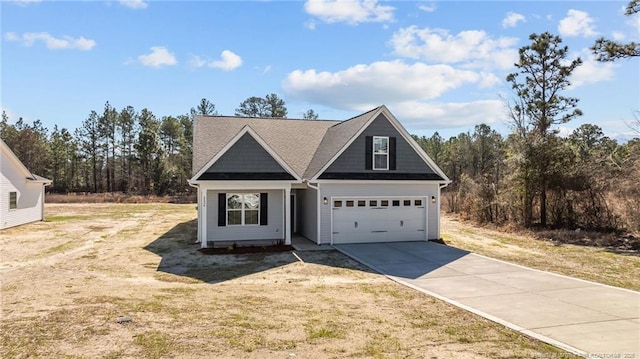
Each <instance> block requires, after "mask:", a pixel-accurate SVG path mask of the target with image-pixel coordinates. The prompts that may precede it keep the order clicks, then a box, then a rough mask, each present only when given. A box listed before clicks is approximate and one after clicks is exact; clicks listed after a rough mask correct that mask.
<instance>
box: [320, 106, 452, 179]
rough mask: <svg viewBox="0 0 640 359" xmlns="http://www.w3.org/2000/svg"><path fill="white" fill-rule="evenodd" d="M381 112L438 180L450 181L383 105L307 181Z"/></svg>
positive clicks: (324, 167) (325, 166)
mask: <svg viewBox="0 0 640 359" xmlns="http://www.w3.org/2000/svg"><path fill="white" fill-rule="evenodd" d="M381 113H384V115H385V117H386V118H387V120H388V121H389V123H391V125H392V126H393V127H394V128H395V129H396V131H398V133H400V135H401V136H402V137H403V138H404V139H405V141H407V143H409V145H410V146H411V147H412V148H413V150H414V151H416V153H417V154H418V156H420V158H422V160H423V161H425V162H426V164H427V165H428V166H429V167H430V168H431V169H433V170H434V171H435V172H436V174H438V175H439V176H440V177H442V178H443V180H441V181H439V182H442V183H445V184H449V183H451V180H450V179H449V177H447V175H445V174H444V172H443V171H442V169H440V167H438V165H437V164H436V163H435V162H433V160H432V159H431V158H430V157H429V155H427V153H426V152H425V151H424V150H423V149H422V147H420V145H418V143H417V142H416V141H415V140H414V139H413V138H412V137H411V135H410V134H409V132H407V130H406V129H405V128H404V126H402V124H401V123H400V122H399V121H398V119H397V118H396V117H395V116H394V115H393V114H392V113H391V111H389V109H388V108H387V107H386V106H384V105H382V106H380V108H378V110H377V111H374V112H373V113H372V114H371V117H370V118H369V120H367V123H365V124H364V126H362V128H360V129H359V130H358V132H356V134H355V135H354V136H353V137H351V138H350V139H349V141H347V143H346V144H345V145H344V146H343V147H342V148H341V149H340V151H338V153H336V154H335V155H334V156H333V157H332V158H331V159H330V160H329V161H328V162H327V163H326V164H325V165H324V166H323V167H322V168H321V169H320V170H319V171H318V172H317V173H316V174H314V175H313V177H312V178H311V179H310V180H309V181H312V182H316V181H318V177H320V175H322V173H324V171H326V170H327V168H329V166H331V164H333V162H335V160H337V159H338V157H340V155H342V153H343V152H344V151H346V150H347V148H349V146H351V144H352V143H353V142H354V141H355V140H356V139H357V138H358V137H360V135H361V134H362V133H363V132H364V131H365V130H366V129H367V128H368V127H369V126H370V125H371V123H372V122H373V121H374V120H375V119H376V118H377V117H378V115H380V114H381ZM372 167H373V166H372ZM385 182H389V181H385Z"/></svg>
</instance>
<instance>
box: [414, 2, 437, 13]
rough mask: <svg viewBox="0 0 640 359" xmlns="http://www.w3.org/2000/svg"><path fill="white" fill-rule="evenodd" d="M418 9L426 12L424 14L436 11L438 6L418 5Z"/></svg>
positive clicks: (432, 4)
mask: <svg viewBox="0 0 640 359" xmlns="http://www.w3.org/2000/svg"><path fill="white" fill-rule="evenodd" d="M418 9H420V10H422V11H424V12H434V11H436V4H434V3H431V4H429V5H426V4H420V5H418Z"/></svg>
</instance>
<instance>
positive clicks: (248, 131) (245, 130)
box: [193, 125, 302, 181]
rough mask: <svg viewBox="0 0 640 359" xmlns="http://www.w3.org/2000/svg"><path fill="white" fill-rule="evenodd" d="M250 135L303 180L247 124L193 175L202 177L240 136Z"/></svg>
mask: <svg viewBox="0 0 640 359" xmlns="http://www.w3.org/2000/svg"><path fill="white" fill-rule="evenodd" d="M245 134H246V135H249V136H251V137H252V138H253V139H254V140H256V142H257V143H258V144H259V145H260V146H261V147H262V148H263V149H264V150H265V151H267V153H269V155H270V156H271V157H272V158H273V159H274V160H275V161H276V162H277V163H278V164H279V165H280V166H281V167H282V168H283V169H284V170H285V171H287V172H288V173H290V174H291V175H292V176H293V178H295V179H296V180H298V181H302V178H301V177H300V175H298V173H297V172H296V171H294V170H293V168H291V167H290V166H289V165H288V164H287V162H286V161H285V160H284V159H283V158H282V157H281V156H280V155H279V154H278V152H276V151H275V150H274V149H273V148H271V146H269V144H268V143H267V142H266V141H265V140H264V139H262V138H261V137H260V135H258V134H257V133H256V132H255V130H253V129H252V128H251V126H249V125H245V126H244V127H242V129H241V130H240V132H238V133H237V134H236V135H235V136H233V138H232V139H231V140H230V141H229V142H228V143H227V144H225V145H224V147H223V148H222V149H220V151H218V153H217V154H216V155H215V156H213V158H211V159H210V160H209V161H208V162H207V163H206V164H205V165H204V166H203V167H202V168H201V169H200V170H199V171H198V172H196V174H195V175H194V176H193V178H200V176H202V174H203V173H204V172H205V171H206V170H207V169H208V168H209V167H211V166H213V164H214V163H216V161H218V160H219V159H220V157H222V155H224V154H225V153H226V152H227V150H229V149H230V148H231V147H233V145H234V144H235V143H236V142H238V140H240V138H242V137H243V136H244V135H245Z"/></svg>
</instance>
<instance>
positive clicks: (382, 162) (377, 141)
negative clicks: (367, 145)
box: [373, 136, 389, 170]
mask: <svg viewBox="0 0 640 359" xmlns="http://www.w3.org/2000/svg"><path fill="white" fill-rule="evenodd" d="M373 169H374V170H388V169H389V137H376V136H374V137H373Z"/></svg>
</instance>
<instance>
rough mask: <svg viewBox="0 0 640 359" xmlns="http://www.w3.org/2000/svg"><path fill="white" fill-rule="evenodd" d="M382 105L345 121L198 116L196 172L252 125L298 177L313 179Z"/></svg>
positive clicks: (194, 161) (195, 148) (195, 141)
mask: <svg viewBox="0 0 640 359" xmlns="http://www.w3.org/2000/svg"><path fill="white" fill-rule="evenodd" d="M379 108H380V107H378V108H375V109H373V110H371V111H368V112H365V113H363V114H361V115H358V116H356V117H353V118H351V119H348V120H345V121H328V120H296V119H282V118H254V117H232V116H197V117H196V118H195V120H194V124H193V126H194V127H193V173H194V175H195V174H196V173H198V172H200V171H201V170H202V169H203V167H204V166H205V165H207V163H208V162H209V161H210V160H211V159H212V158H213V157H215V156H216V155H217V154H218V153H219V152H220V151H221V150H222V149H223V148H224V146H225V145H226V144H227V143H229V141H231V139H233V137H234V136H236V135H237V134H238V133H239V132H240V131H242V129H243V128H244V127H245V126H249V127H251V129H252V130H253V131H255V132H256V134H257V135H258V136H260V137H261V138H262V139H263V140H264V141H265V142H266V143H267V145H269V147H271V148H272V149H273V150H274V151H275V152H276V153H277V154H278V155H279V156H280V157H281V158H282V160H283V161H284V162H286V163H287V165H289V167H291V168H292V169H293V170H294V171H295V172H296V174H297V175H298V176H300V177H302V178H305V179H309V178H312V177H313V176H314V175H315V174H316V173H317V172H318V171H320V170H321V169H322V167H324V165H325V164H327V162H328V161H330V160H331V159H332V158H333V157H334V156H335V155H336V154H337V153H338V151H340V149H341V148H343V147H344V145H345V144H346V143H347V142H349V140H350V139H351V138H353V136H355V135H356V133H358V131H359V130H360V129H361V128H362V127H363V126H364V125H365V124H366V123H367V122H368V121H369V120H370V119H371V117H372V116H373V115H374V114H375V113H376V111H377V110H378V109H379Z"/></svg>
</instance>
